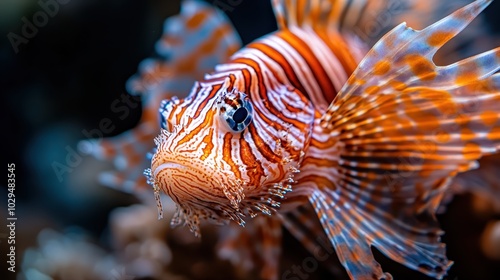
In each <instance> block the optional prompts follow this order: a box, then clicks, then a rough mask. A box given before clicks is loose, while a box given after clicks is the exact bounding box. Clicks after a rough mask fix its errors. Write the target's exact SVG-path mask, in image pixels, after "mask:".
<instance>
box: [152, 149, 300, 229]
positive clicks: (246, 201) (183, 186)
mask: <svg viewBox="0 0 500 280" xmlns="http://www.w3.org/2000/svg"><path fill="white" fill-rule="evenodd" d="M145 175H146V176H147V177H148V183H150V184H151V185H152V186H153V189H154V192H155V197H156V201H157V206H158V211H159V217H161V214H160V213H161V211H162V207H161V202H160V195H159V192H160V190H163V191H164V192H165V193H166V194H167V195H168V196H170V197H171V198H172V200H173V201H174V202H175V204H176V212H175V214H174V217H173V218H172V221H171V225H172V226H178V225H181V224H182V225H187V226H188V227H189V229H190V230H191V231H192V232H193V233H194V234H195V235H196V236H200V228H199V226H200V222H201V221H202V220H208V221H209V222H211V223H215V224H219V225H223V224H227V223H229V221H230V220H233V221H235V222H236V223H238V224H239V225H242V226H243V225H244V224H245V220H244V219H245V218H246V217H247V216H250V217H251V218H253V217H255V216H256V215H257V213H259V212H261V213H264V214H266V215H271V214H272V213H273V211H274V210H275V209H276V208H278V207H279V206H280V203H279V202H278V201H276V200H275V199H276V198H275V197H278V198H283V197H284V194H285V193H286V192H289V191H291V182H293V178H292V176H293V175H291V176H289V177H287V179H286V180H283V182H280V183H274V184H270V185H268V186H264V187H261V188H256V187H255V186H250V185H248V182H247V181H245V180H242V179H238V178H235V177H234V175H233V174H228V172H225V171H224V170H217V169H216V168H214V167H213V166H207V165H206V164H204V163H202V162H199V161H196V160H191V161H186V163H179V162H178V159H177V160H174V159H173V158H170V159H168V160H166V159H162V161H161V162H159V161H158V160H155V157H153V160H152V166H151V169H147V170H146V171H145ZM256 189H259V190H260V191H258V192H254V191H255V190H256ZM248 190H253V191H252V192H249V191H248Z"/></svg>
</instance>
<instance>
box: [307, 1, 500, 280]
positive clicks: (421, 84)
mask: <svg viewBox="0 0 500 280" xmlns="http://www.w3.org/2000/svg"><path fill="white" fill-rule="evenodd" d="M490 2H491V0H479V1H476V2H474V3H472V4H470V5H468V6H466V7H464V8H462V9H460V10H458V11H456V12H455V13H453V14H452V15H450V16H448V17H446V18H444V19H443V20H441V21H439V22H437V23H435V24H433V25H432V26H429V27H427V28H425V29H424V30H422V31H415V30H413V29H411V28H407V27H406V25H405V24H401V25H399V26H397V27H396V28H394V29H393V30H392V31H391V32H389V33H388V34H387V35H385V36H384V37H383V38H382V39H381V40H380V41H379V42H378V43H377V44H375V46H374V47H373V48H372V49H371V51H369V53H368V54H367V56H366V57H365V59H364V60H363V61H362V62H361V63H360V64H359V66H358V68H357V69H356V70H355V71H354V73H353V75H352V76H351V77H350V78H349V79H348V81H347V83H346V84H345V85H344V87H343V88H342V89H341V91H340V92H339V94H338V95H337V97H336V99H335V100H334V101H333V102H332V104H331V105H330V107H329V108H328V110H327V113H326V114H325V115H324V117H323V118H322V120H321V126H322V127H323V128H324V130H325V132H326V133H329V134H330V135H331V136H332V137H333V139H337V141H338V142H337V143H336V145H338V150H339V155H338V166H335V169H336V170H337V171H338V172H337V176H338V180H336V182H335V185H336V188H335V189H334V190H331V189H321V190H317V191H315V192H313V194H312V195H311V197H310V201H311V203H312V204H313V206H314V208H315V209H316V212H317V215H318V217H319V218H320V221H321V222H322V225H323V227H324V228H325V231H326V232H327V233H328V235H329V237H330V239H331V241H332V243H333V244H334V246H335V248H336V250H337V252H338V255H339V258H340V260H341V262H342V263H343V265H344V266H345V267H346V269H347V271H348V273H349V274H350V275H351V277H352V278H354V279H374V278H383V277H388V275H386V274H384V273H383V271H382V269H381V268H380V265H379V264H378V263H377V262H376V261H375V260H374V258H373V255H372V253H371V251H370V246H371V245H373V246H376V247H377V248H378V249H379V250H380V251H381V252H382V253H383V254H385V255H386V256H388V257H390V258H391V259H393V260H395V261H397V262H399V263H402V264H404V265H406V266H408V267H410V268H412V269H415V270H419V271H421V272H423V273H425V274H427V275H429V276H432V277H436V278H442V277H443V276H444V275H445V274H446V271H447V268H448V267H449V265H450V264H451V263H450V262H449V261H448V259H447V258H446V255H445V247H444V244H442V243H440V240H439V239H440V235H441V234H442V232H441V231H440V230H439V227H438V224H437V221H436V219H435V213H436V209H437V207H438V206H439V204H440V202H441V199H442V197H443V195H444V193H445V191H446V190H447V189H448V188H449V184H450V182H451V181H452V178H453V177H454V176H456V175H457V174H458V173H460V172H464V171H468V170H470V169H472V168H475V167H477V160H478V159H479V158H481V157H482V156H483V155H487V154H492V153H496V152H498V149H499V148H500V75H499V74H496V75H494V73H495V72H496V71H497V70H498V69H500V48H497V49H494V50H491V51H488V52H485V53H482V54H479V55H476V56H474V57H470V58H468V59H465V60H462V61H459V62H457V63H454V64H451V65H448V66H442V67H441V66H439V67H438V66H436V65H435V64H434V63H433V61H432V58H433V56H434V54H435V53H436V52H437V50H438V49H439V48H440V47H441V46H443V45H444V44H445V43H446V42H447V41H449V40H450V39H452V38H453V37H454V36H455V35H456V34H458V33H459V32H460V31H461V30H462V29H463V28H465V27H466V26H467V24H468V23H469V22H471V21H472V20H473V19H474V18H475V17H476V16H477V15H478V14H479V13H480V12H481V11H482V10H483V9H484V8H485V7H486V6H488V4H489V3H490Z"/></svg>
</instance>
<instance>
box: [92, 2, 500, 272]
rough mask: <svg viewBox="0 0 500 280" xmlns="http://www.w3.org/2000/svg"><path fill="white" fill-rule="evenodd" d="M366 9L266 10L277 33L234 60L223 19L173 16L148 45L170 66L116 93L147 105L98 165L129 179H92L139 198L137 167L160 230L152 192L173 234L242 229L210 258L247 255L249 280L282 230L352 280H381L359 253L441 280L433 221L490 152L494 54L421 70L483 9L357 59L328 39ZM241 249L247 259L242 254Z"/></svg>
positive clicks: (272, 259) (495, 113)
mask: <svg viewBox="0 0 500 280" xmlns="http://www.w3.org/2000/svg"><path fill="white" fill-rule="evenodd" d="M367 3H373V1H362V0H351V1H340V0H329V1H328V0H316V1H290V0H274V1H272V5H273V9H274V12H275V16H276V19H277V23H278V27H279V28H278V30H277V31H276V32H273V33H271V34H268V35H266V36H264V37H261V38H259V39H257V40H256V41H254V42H252V43H250V44H248V45H246V46H245V47H243V48H240V49H239V44H240V42H239V39H238V37H237V36H236V35H235V34H236V32H235V31H234V29H233V28H232V26H231V25H230V24H229V23H228V20H227V18H225V16H224V15H223V14H222V13H221V12H219V11H217V10H215V9H214V8H213V7H210V6H209V5H208V4H204V3H201V2H196V1H184V2H183V6H182V10H181V15H180V16H178V17H174V18H171V19H169V20H168V21H167V22H166V24H165V36H164V37H163V38H162V39H160V41H159V43H158V45H157V51H158V53H160V54H162V55H163V56H164V57H168V63H166V62H162V61H158V60H146V61H145V62H143V64H142V65H141V67H140V68H141V71H140V72H141V75H139V76H136V77H134V78H133V79H131V80H130V81H129V84H128V87H129V90H130V91H133V92H143V94H144V96H146V98H148V99H147V102H146V104H148V105H147V106H148V107H147V108H146V109H147V110H146V115H145V116H144V118H143V122H142V124H141V125H140V127H139V128H138V129H135V130H134V131H133V132H130V133H129V134H135V135H133V137H132V136H130V135H128V134H125V135H122V136H120V137H121V138H119V139H117V140H116V139H115V142H114V143H111V142H106V141H105V142H103V144H102V145H101V146H100V148H101V149H100V150H98V151H97V152H96V154H100V155H104V156H106V157H109V158H113V157H119V156H120V155H121V156H123V155H124V154H125V155H129V156H128V159H129V160H128V161H127V165H125V166H122V169H123V170H125V171H127V170H130V172H123V173H122V175H118V176H115V175H116V174H115V175H110V174H108V176H105V177H103V179H104V180H105V181H107V183H108V184H115V185H119V184H128V186H132V187H134V186H137V185H141V184H143V182H141V181H140V180H144V179H142V178H140V179H137V178H139V177H137V176H135V175H136V173H137V172H138V171H137V166H138V165H140V163H141V162H143V161H145V162H147V161H149V159H150V168H148V169H146V171H145V172H144V173H145V175H146V177H147V181H148V183H150V184H151V185H152V187H153V190H154V194H155V197H156V199H157V204H158V210H159V216H161V202H160V192H164V193H166V194H167V195H168V196H169V197H170V198H171V199H172V200H173V201H174V202H175V204H176V206H177V211H176V213H175V215H174V218H173V219H172V224H173V225H179V224H184V225H187V226H188V227H189V228H190V230H191V231H192V232H194V234H195V235H200V223H201V222H202V221H204V220H209V221H211V222H213V223H216V224H227V223H228V222H229V221H230V220H233V221H235V222H236V224H239V225H241V226H243V225H245V223H247V227H245V228H240V229H238V230H235V227H230V230H229V231H228V232H226V236H224V237H225V238H226V239H225V241H224V242H222V243H221V246H220V248H219V249H220V256H221V257H223V258H227V259H231V258H233V261H234V262H235V263H236V264H240V265H243V266H244V263H246V261H245V260H242V258H245V257H248V256H253V257H255V255H257V257H256V258H257V259H258V260H255V262H260V263H259V265H261V266H262V273H261V277H262V278H268V279H276V278H277V276H278V269H277V267H278V259H279V254H280V253H279V252H280V251H279V245H280V238H281V226H282V225H283V226H285V227H286V228H287V229H288V230H289V231H290V232H291V233H292V234H293V235H294V236H295V237H296V238H297V239H299V240H300V241H301V242H302V243H303V244H304V245H305V247H307V249H309V250H311V252H314V251H315V249H316V247H317V246H316V245H315V240H316V237H317V236H318V234H326V235H325V236H327V238H328V240H329V241H330V242H331V244H332V246H333V247H334V248H335V252H336V254H337V256H338V259H339V260H340V262H341V264H342V265H343V267H344V268H345V270H346V271H347V273H348V275H349V276H350V277H351V278H352V279H391V278H392V276H391V275H390V274H389V273H387V272H384V271H383V270H382V268H381V266H380V264H379V263H377V261H376V260H375V258H374V256H373V254H372V251H371V246H374V247H376V248H377V249H378V250H379V251H380V252H382V253H383V254H384V255H386V256H387V257H389V258H390V259H392V260H394V261H396V262H398V263H401V264H403V265H405V266H407V267H409V268H411V269H414V270H418V271H420V272H422V273H424V274H426V275H428V276H431V277H435V278H442V277H444V276H445V275H446V273H447V270H448V268H449V267H450V266H451V264H452V262H451V261H449V260H448V258H447V257H446V252H445V245H444V244H443V243H441V242H440V237H441V235H442V234H443V232H442V231H441V230H440V228H439V225H438V222H437V220H436V211H437V209H438V207H439V206H440V204H441V203H442V200H443V197H444V196H445V195H446V193H447V192H448V191H449V186H450V183H451V182H452V180H453V178H454V177H455V176H457V175H458V174H459V173H461V172H465V171H468V170H471V169H474V168H477V167H478V163H477V160H478V159H480V158H481V157H482V156H484V155H488V154H493V153H496V152H497V151H498V148H499V147H500V76H499V75H495V74H494V73H495V72H496V71H497V70H498V69H499V68H500V48H496V49H493V50H490V51H487V52H484V53H481V54H478V55H475V56H472V57H470V58H467V59H464V60H461V61H459V62H456V63H453V64H450V65H446V66H436V65H435V64H434V62H433V60H432V59H433V57H434V55H435V54H436V52H437V51H438V50H439V49H440V48H441V47H442V46H443V45H444V44H445V43H447V42H448V41H449V40H451V39H452V38H454V37H455V36H456V35H457V34H458V33H459V32H460V31H462V30H463V29H464V28H465V27H466V26H467V25H468V24H469V23H470V22H471V21H472V20H473V19H474V18H476V17H477V16H478V15H479V14H480V12H481V11H482V10H483V9H484V8H485V7H486V6H488V5H489V4H490V3H491V0H478V1H475V2H473V3H471V4H469V5H467V6H465V7H463V8H461V9H459V10H457V11H456V12H454V13H453V14H451V15H449V16H447V17H445V18H444V19H442V20H440V21H438V22H436V23H434V24H432V25H430V26H428V27H427V28H424V29H422V30H420V31H417V30H413V29H411V28H409V27H407V26H406V24H405V23H401V24H399V25H397V26H396V27H395V28H393V29H392V30H391V31H389V32H388V33H386V34H385V35H384V36H383V37H382V38H381V39H380V40H379V41H378V42H377V43H375V44H374V45H373V47H372V48H371V49H370V50H369V51H367V47H366V45H365V44H364V43H363V42H361V41H360V40H359V39H358V38H357V37H356V36H355V34H349V33H348V32H344V31H342V32H341V30H346V29H347V30H348V29H349V26H353V22H356V19H354V20H353V17H354V18H355V15H362V13H363V11H364V10H365V9H366V7H367V5H368V4H367ZM359 20H362V19H360V18H359V17H358V18H357V21H359ZM180 23H181V24H182V25H181V24H180ZM181 26H182V27H181ZM238 49H239V50H238ZM214 65H216V66H215V69H212V67H214ZM205 73H208V74H205ZM195 80H198V81H195ZM193 83H194V85H193ZM189 87H191V90H190V91H189ZM187 92H189V94H188V95H187V96H186V93H187ZM175 96H178V97H175ZM158 106H159V116H158V117H157V115H156V113H151V112H157V110H158ZM151 108H153V109H151ZM158 120H159V122H160V126H161V130H160V132H159V135H158V136H157V137H155V139H154V143H155V145H156V147H155V148H154V150H153V153H152V154H151V156H150V157H149V159H148V160H145V159H143V158H144V157H143V155H144V154H145V153H146V152H147V149H148V148H147V146H146V148H145V146H140V145H137V143H136V142H135V141H134V139H141V141H144V139H145V140H148V139H151V138H152V135H153V134H156V133H157V132H158V129H157V128H156V122H157V121H158ZM130 155H132V156H130ZM123 174H126V175H129V177H130V178H127V177H124V176H123ZM261 214H264V215H261ZM248 217H250V218H254V219H248ZM252 238H253V240H254V241H253V242H260V245H255V246H254V248H246V247H245V245H244V244H246V243H247V241H248V239H252ZM238 249H239V250H241V251H244V250H247V251H248V250H255V251H257V252H256V253H255V254H251V253H248V252H241V251H239V252H238V251H237V250H238Z"/></svg>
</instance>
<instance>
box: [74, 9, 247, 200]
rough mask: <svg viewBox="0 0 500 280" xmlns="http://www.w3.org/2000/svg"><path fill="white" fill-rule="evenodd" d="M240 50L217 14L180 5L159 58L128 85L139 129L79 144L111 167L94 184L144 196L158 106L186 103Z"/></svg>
mask: <svg viewBox="0 0 500 280" xmlns="http://www.w3.org/2000/svg"><path fill="white" fill-rule="evenodd" d="M240 46H241V42H240V39H239V37H238V35H237V33H236V31H235V30H234V28H233V27H232V25H231V23H230V22H229V20H228V19H227V17H226V16H225V15H224V14H223V13H222V12H220V11H218V10H217V9H215V8H214V7H212V6H210V5H208V4H206V3H203V2H200V1H194V0H185V1H183V2H182V5H181V11H180V14H179V15H176V16H173V17H170V18H168V19H167V20H166V21H165V24H164V30H163V35H162V37H161V38H160V40H159V42H158V44H157V45H156V53H157V55H158V57H159V58H155V59H146V60H144V61H143V62H141V64H140V65H139V73H138V74H136V75H134V76H133V77H132V78H130V79H129V80H128V82H127V90H128V92H130V93H131V94H141V97H142V105H143V116H142V118H141V120H140V121H139V124H138V125H137V126H136V127H135V128H134V129H132V130H130V131H126V132H124V133H122V134H120V135H118V136H115V137H110V138H106V139H96V140H90V141H87V140H85V141H82V143H81V147H82V148H83V150H85V151H86V152H90V154H92V155H93V156H95V157H96V158H99V159H102V160H107V161H110V162H112V164H113V166H114V169H113V170H112V171H106V172H103V173H101V174H100V175H99V181H100V182H101V183H102V184H104V185H106V186H110V187H113V188H116V189H119V190H121V191H125V192H129V193H134V194H136V195H137V196H138V197H143V196H144V195H145V194H144V193H145V192H147V193H149V191H150V189H149V187H148V184H147V183H146V178H145V177H144V176H143V174H142V173H143V170H144V168H146V167H147V166H148V165H149V164H150V160H151V157H148V156H147V155H148V154H150V152H151V151H152V149H153V147H154V143H153V139H154V137H155V136H156V135H158V132H159V128H158V123H159V118H158V107H159V106H160V103H161V101H162V100H164V99H166V98H170V97H172V96H178V97H185V96H186V95H187V93H188V92H189V89H190V87H191V86H192V84H193V83H194V82H195V81H196V80H198V79H201V78H203V75H204V74H205V73H206V72H207V71H210V70H211V69H213V67H214V66H215V64H217V63H221V62H223V61H226V60H227V59H228V57H229V56H230V55H231V54H232V53H234V52H235V51H236V50H237V49H238V48H240ZM120 101H121V100H120ZM122 103H123V102H122ZM120 104H121V103H120ZM124 106H125V105H124ZM136 106H137V105H136ZM120 112H121V111H120Z"/></svg>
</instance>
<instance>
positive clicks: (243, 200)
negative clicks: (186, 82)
mask: <svg viewBox="0 0 500 280" xmlns="http://www.w3.org/2000/svg"><path fill="white" fill-rule="evenodd" d="M284 90H286V89H284ZM295 101H298V100H295ZM286 102H288V103H287V104H284V103H286ZM293 102H294V99H293V98H291V99H289V100H288V99H283V100H281V101H279V100H278V101H277V102H276V101H275V102H274V103H277V104H281V105H282V106H284V107H286V106H288V108H291V106H295V107H294V108H296V109H297V110H296V111H295V112H294V116H295V117H296V118H295V119H291V118H289V117H288V116H286V115H280V114H284V113H283V110H281V111H280V113H278V111H279V110H278V109H277V108H273V110H277V111H276V112H275V113H276V115H270V113H269V108H270V107H272V105H270V103H269V102H268V100H260V101H259V102H255V100H252V99H251V94H249V93H245V92H243V91H240V90H238V89H236V87H235V86H233V85H232V82H231V81H230V79H229V78H226V79H222V80H221V79H214V80H206V81H204V82H200V83H196V84H195V86H194V87H193V90H192V92H191V94H190V95H189V96H188V97H187V98H185V99H182V100H181V99H177V98H172V99H170V100H164V101H163V102H162V104H161V108H160V117H161V126H162V130H161V132H160V135H159V136H158V137H156V138H155V143H156V146H157V147H156V151H155V153H154V155H153V158H152V161H151V169H147V170H146V171H145V174H146V176H147V177H148V179H149V183H150V184H152V185H153V188H154V190H155V191H156V192H158V191H160V190H163V191H164V192H165V193H166V194H167V195H168V196H170V197H171V198H172V200H173V201H174V202H175V203H176V205H177V211H176V213H175V215H174V218H173V219H172V222H171V223H172V225H174V226H175V225H179V224H181V223H183V224H184V225H186V224H187V225H188V226H189V228H190V229H191V231H193V232H194V233H195V234H196V235H199V224H200V221H201V220H209V221H212V222H214V223H217V224H225V223H227V222H228V221H229V220H234V221H236V222H237V223H239V224H240V225H243V224H244V223H245V221H244V219H245V217H246V216H250V217H254V216H255V215H257V213H259V212H262V213H265V214H268V215H271V214H272V212H273V211H274V208H276V207H279V205H280V202H279V200H281V199H283V198H284V195H285V194H286V193H287V192H289V191H291V190H292V185H293V183H294V182H295V181H294V179H293V176H294V174H295V173H297V172H298V171H299V165H300V162H301V160H302V157H303V155H304V149H305V148H306V145H307V142H308V141H309V137H310V130H311V129H310V128H311V127H310V126H311V123H312V120H311V119H312V118H313V113H311V112H309V111H308V112H307V113H301V111H304V108H309V107H308V106H302V105H300V104H298V103H297V104H295V103H293ZM281 105H280V106H281ZM285 105H286V106H285ZM301 106H302V107H301ZM283 116H286V118H283V119H282V118H280V117H283ZM306 116H307V117H306ZM297 118H302V119H303V120H297ZM306 123H307V124H306ZM158 198H159V195H157V199H158Z"/></svg>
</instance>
